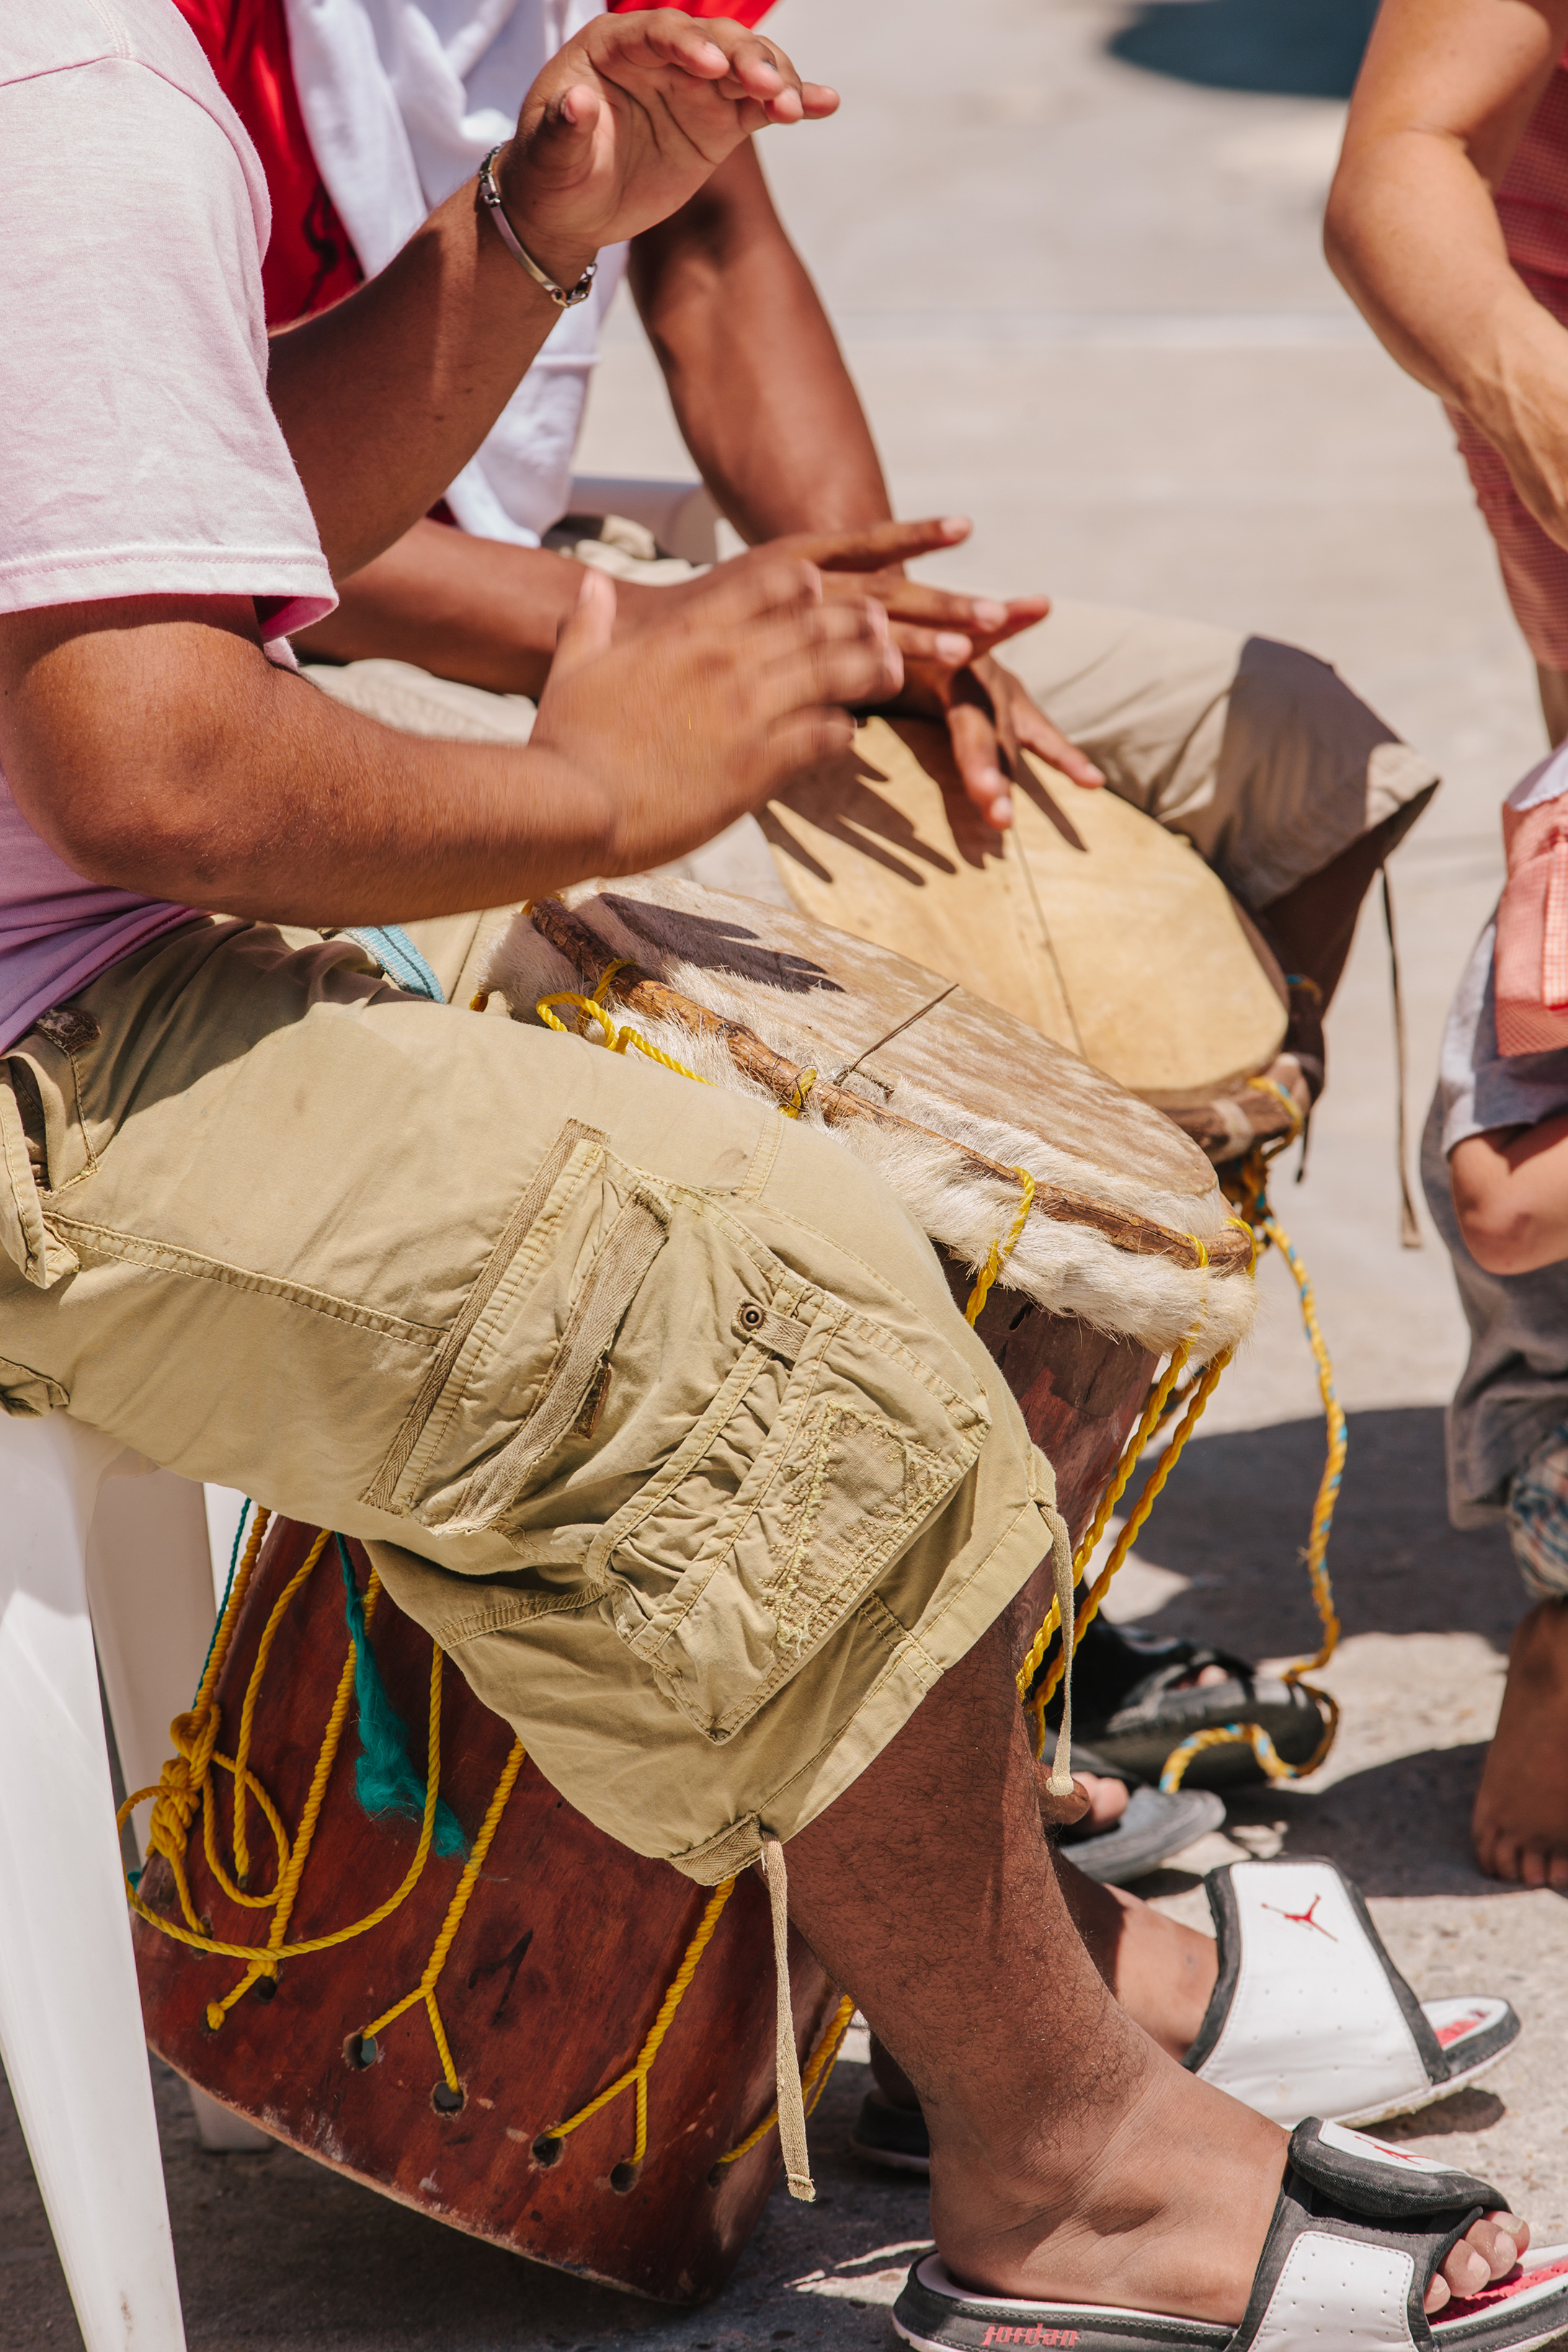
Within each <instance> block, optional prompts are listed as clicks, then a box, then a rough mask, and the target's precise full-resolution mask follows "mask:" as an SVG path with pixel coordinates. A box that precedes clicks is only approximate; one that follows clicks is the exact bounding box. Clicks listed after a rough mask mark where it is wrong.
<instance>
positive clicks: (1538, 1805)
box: [1470, 1601, 1568, 1893]
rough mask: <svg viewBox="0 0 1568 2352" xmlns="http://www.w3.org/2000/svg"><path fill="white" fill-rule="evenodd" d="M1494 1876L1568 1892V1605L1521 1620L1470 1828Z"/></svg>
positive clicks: (1542, 1607) (1542, 1604)
mask: <svg viewBox="0 0 1568 2352" xmlns="http://www.w3.org/2000/svg"><path fill="white" fill-rule="evenodd" d="M1470 1832H1471V1835H1472V1837H1473V1838H1474V1840H1475V1849H1476V1860H1477V1861H1478V1862H1479V1864H1480V1866H1481V1868H1482V1869H1483V1870H1484V1871H1486V1872H1487V1873H1488V1874H1490V1876H1491V1877H1493V1878H1509V1879H1513V1880H1516V1881H1518V1882H1519V1883H1520V1884H1521V1885H1525V1886H1553V1887H1556V1888H1558V1889H1559V1890H1560V1891H1561V1892H1564V1893H1568V1601H1537V1602H1536V1604H1535V1607H1534V1608H1533V1609H1531V1610H1530V1611H1529V1612H1527V1613H1526V1614H1525V1615H1524V1616H1523V1617H1521V1620H1520V1622H1519V1624H1518V1625H1517V1627H1516V1628H1515V1630H1514V1636H1513V1640H1512V1642H1511V1644H1510V1647H1509V1654H1508V1683H1507V1686H1506V1688H1505V1689H1504V1691H1503V1695H1502V1713H1501V1715H1500V1717H1499V1718H1498V1727H1497V1734H1496V1737H1495V1738H1493V1740H1492V1744H1491V1746H1490V1748H1488V1750H1487V1760H1486V1769H1485V1770H1484V1771H1483V1772H1482V1774H1481V1785H1480V1788H1479V1790H1478V1791H1477V1794H1476V1805H1475V1813H1474V1816H1473V1818H1472V1821H1471V1824H1470Z"/></svg>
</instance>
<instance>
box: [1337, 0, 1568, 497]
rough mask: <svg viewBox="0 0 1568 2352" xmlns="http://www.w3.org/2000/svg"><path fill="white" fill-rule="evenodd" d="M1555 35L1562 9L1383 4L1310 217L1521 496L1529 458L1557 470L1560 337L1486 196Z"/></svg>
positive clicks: (1558, 48)
mask: <svg viewBox="0 0 1568 2352" xmlns="http://www.w3.org/2000/svg"><path fill="white" fill-rule="evenodd" d="M1565 41H1568V0H1384V5H1383V6H1382V7H1381V8H1380V10H1379V12H1378V18H1377V22H1376V24H1375V26H1374V28H1373V34H1372V38H1371V40H1370V41H1369V43H1368V45H1367V51H1366V57H1365V59H1364V63H1363V66H1362V69H1361V73H1360V75H1359V77H1358V79H1357V81H1356V87H1355V92H1354V98H1353V99H1352V101H1351V109H1350V118H1349V121H1348V122H1347V124H1346V127H1345V138H1344V149H1343V154H1342V156H1341V158H1340V164H1339V169H1338V171H1337V173H1335V176H1334V182H1333V187H1332V189H1331V190H1330V192H1329V201H1328V209H1327V214H1326V216H1325V221H1324V243H1325V246H1326V249H1327V252H1328V257H1329V260H1330V262H1331V263H1332V265H1333V268H1334V270H1335V271H1336V273H1337V274H1338V276H1339V278H1340V279H1341V281H1342V283H1343V285H1344V286H1345V288H1346V289H1347V290H1348V292H1349V293H1350V294H1351V296H1352V297H1353V299H1354V300H1355V301H1356V302H1357V303H1358V304H1359V306H1360V308H1361V309H1362V310H1363V311H1364V313H1365V315H1366V317H1367V319H1368V320H1370V321H1371V323H1372V325H1373V327H1374V328H1375V330H1376V331H1377V333H1378V335H1379V336H1380V337H1381V339H1382V340H1383V341H1384V342H1385V344H1386V345H1387V347H1388V349H1389V350H1390V351H1391V352H1393V354H1394V356H1395V357H1396V359H1397V360H1398V361H1399V362H1400V364H1401V366H1403V367H1405V368H1406V369H1408V370H1409V372H1410V373H1411V374H1412V375H1414V376H1416V377H1417V378H1418V379H1419V381H1420V382H1421V383H1425V384H1427V385H1428V386H1429V387H1430V388H1431V389H1432V390H1433V391H1434V392H1437V393H1439V394H1441V395H1442V396H1443V398H1444V399H1446V400H1448V401H1449V402H1451V403H1452V404H1453V405H1454V406H1455V407H1457V408H1459V409H1462V410H1463V411H1464V413H1465V414H1466V415H1468V416H1469V417H1470V418H1471V419H1472V420H1473V422H1474V423H1475V424H1477V425H1479V427H1480V429H1481V430H1482V431H1483V432H1484V433H1485V434H1486V435H1487V436H1488V437H1489V439H1490V440H1492V441H1493V442H1494V443H1495V445H1496V446H1498V447H1499V448H1500V450H1501V451H1502V453H1503V455H1504V457H1506V458H1507V459H1508V461H1509V463H1510V465H1511V467H1515V468H1516V479H1518V478H1520V474H1521V472H1522V475H1523V477H1524V480H1523V481H1521V488H1525V489H1526V495H1527V496H1528V495H1531V488H1533V482H1532V477H1533V476H1534V475H1535V474H1536V473H1537V471H1538V470H1539V467H1540V466H1541V465H1542V462H1543V463H1544V465H1545V467H1546V468H1547V470H1548V471H1549V472H1557V471H1560V450H1559V448H1558V445H1559V443H1560V441H1561V436H1562V425H1561V422H1560V420H1561V417H1562V415H1563V410H1564V395H1565V394H1568V335H1565V334H1564V332H1563V330H1562V328H1560V327H1559V326H1558V325H1557V324H1556V323H1555V321H1554V320H1552V318H1551V317H1550V316H1549V314H1548V313H1547V312H1546V311H1545V310H1543V309H1542V307H1541V305H1540V304H1539V303H1537V302H1536V301H1535V300H1533V299H1532V298H1531V294H1530V292H1529V289H1527V288H1526V286H1525V285H1524V283H1523V281H1522V279H1521V278H1520V277H1519V276H1518V275H1517V273H1516V272H1515V270H1514V268H1513V267H1512V265H1511V262H1510V260H1509V257H1508V251H1507V247H1506V245H1505V242H1504V237H1503V230H1502V226H1501V223H1500V220H1499V217H1498V213H1497V208H1496V204H1495V201H1494V192H1495V191H1496V190H1497V189H1498V188H1499V187H1500V186H1501V184H1502V183H1503V181H1504V178H1505V176H1506V174H1507V173H1508V169H1509V165H1510V163H1511V162H1512V159H1513V156H1514V153H1515V152H1516V150H1517V149H1518V147H1519V143H1520V141H1521V138H1523V136H1524V134H1525V132H1526V131H1527V129H1528V127H1529V125H1530V121H1531V116H1532V115H1533V114H1534V112H1535V110H1536V108H1537V106H1538V105H1539V104H1540V102H1541V100H1542V96H1543V94H1544V93H1545V90H1546V89H1547V86H1548V84H1549V82H1550V81H1551V79H1552V73H1553V70H1554V69H1555V67H1556V64H1557V60H1558V58H1560V57H1561V56H1562V54H1563V46H1564V42H1565ZM1553 418H1554V419H1555V420H1557V421H1556V422H1555V423H1552V422H1548V425H1547V430H1546V433H1545V436H1544V438H1543V437H1542V433H1541V430H1540V426H1541V424H1542V420H1543V419H1547V420H1550V419H1553ZM1543 453H1544V456H1543ZM1556 488H1557V486H1553V487H1552V489H1551V490H1550V491H1549V493H1548V495H1547V498H1546V499H1545V503H1546V504H1547V506H1548V507H1551V506H1552V504H1553V503H1554V500H1555V497H1556Z"/></svg>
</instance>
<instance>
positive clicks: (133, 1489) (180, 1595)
mask: <svg viewBox="0 0 1568 2352" xmlns="http://www.w3.org/2000/svg"><path fill="white" fill-rule="evenodd" d="M138 1467H140V1468H141V1470H143V1471H144V1472H145V1475H140V1476H139V1475H135V1470H136V1468H138ZM128 1468H129V1469H130V1470H131V1475H125V1473H126V1471H127V1469H128ZM218 1491H219V1494H220V1496H223V1490H221V1489H220V1490H218ZM225 1499H226V1497H225ZM243 1500H244V1497H243V1496H239V1497H237V1498H236V1499H235V1514H234V1517H235V1522H236V1523H237V1518H238V1507H239V1504H240V1503H241V1502H243ZM211 1516H212V1490H208V1491H207V1492H205V1493H204V1490H203V1489H202V1488H201V1487H200V1486H193V1484H192V1482H191V1480H190V1479H188V1478H181V1477H178V1476H176V1475H175V1474H174V1472H173V1471H172V1470H154V1469H153V1468H152V1465H151V1464H142V1465H138V1464H137V1463H136V1459H135V1457H134V1456H131V1457H127V1461H126V1462H124V1463H121V1464H118V1465H115V1467H114V1469H111V1470H110V1474H109V1475H108V1476H107V1477H106V1478H105V1479H104V1482H103V1484H102V1486H100V1487H99V1496H98V1509H97V1511H96V1513H95V1514H94V1517H93V1522H92V1528H91V1530H90V1532H89V1537H88V1547H87V1580H88V1595H89V1601H90V1602H91V1606H92V1629H93V1633H94V1635H95V1636H96V1638H97V1642H98V1663H99V1671H100V1672H101V1674H102V1675H103V1686H104V1689H105V1690H106V1692H107V1693H108V1695H109V1714H110V1722H111V1723H112V1724H113V1726H114V1744H115V1746H116V1747H117V1748H118V1749H119V1750H120V1771H121V1772H122V1773H123V1774H124V1777H125V1787H126V1791H127V1794H130V1793H131V1792H133V1791H134V1790H138V1789H146V1788H151V1787H152V1785H153V1783H154V1782H155V1781H156V1780H157V1779H158V1776H159V1773H160V1772H161V1771H162V1768H163V1762H164V1759H165V1758H166V1757H168V1756H170V1755H171V1754H172V1746H171V1743H170V1738H169V1726H170V1724H171V1723H172V1721H173V1718H174V1717H175V1716H177V1715H182V1714H183V1712H184V1710H185V1709H186V1708H187V1707H188V1706H190V1704H191V1701H192V1700H193V1698H194V1696H195V1695H196V1687H197V1685H198V1684H199V1683H200V1681H201V1679H202V1669H203V1666H204V1664H205V1663H206V1656H207V1644H208V1643H209V1642H210V1641H211V1639H212V1633H213V1623H214V1611H213V1584H214V1577H216V1576H217V1574H218V1561H217V1558H216V1554H215V1552H214V1549H212V1548H211V1546H210V1544H209V1537H208V1529H209V1524H210V1520H211ZM233 1540H234V1530H233V1528H232V1527H231V1528H229V1530H228V1536H227V1544H226V1545H225V1549H224V1553H223V1562H222V1566H223V1573H224V1575H225V1577H226V1575H227V1570H228V1550H229V1547H232V1544H233ZM147 1819H148V1816H147V1811H146V1808H145V1807H142V1808H139V1810H138V1811H136V1812H135V1813H134V1814H132V1816H131V1826H132V1829H133V1830H134V1832H135V1833H136V1850H137V1852H138V1853H139V1854H140V1855H141V1857H142V1859H143V1860H145V1859H146V1853H147ZM186 2088H187V2090H188V2091H189V2093H190V2099H191V2112H192V2113H193V2116H195V2119H196V2133H197V2137H199V2138H200V2140H201V2143H202V2146H203V2147H205V2148H210V2149H212V2150H213V2151H214V2153H215V2154H219V2155H232V2154H234V2153H235V2152H236V2151H238V2150H242V2149H244V2150H249V2151H252V2152H254V2151H256V2150H257V2149H260V2148H267V2147H272V2146H273V2144H274V2143H273V2141H272V2139H271V2138H270V2137H269V2136H268V2135H267V2133H266V2132H264V2131H261V2130H258V2128H257V2127H256V2125H255V2124H253V2123H248V2122H246V2119H245V2117H244V2116H234V2115H230V2113H229V2112H228V2110H227V2108H226V2107H222V2106H220V2105H218V2102H217V2101H216V2100H215V2099H209V2098H208V2097H206V2095H204V2093H203V2092H201V2091H198V2090H196V2089H195V2088H194V2086H193V2085H192V2084H187V2085H186Z"/></svg>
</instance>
